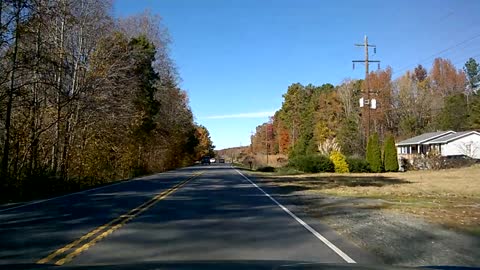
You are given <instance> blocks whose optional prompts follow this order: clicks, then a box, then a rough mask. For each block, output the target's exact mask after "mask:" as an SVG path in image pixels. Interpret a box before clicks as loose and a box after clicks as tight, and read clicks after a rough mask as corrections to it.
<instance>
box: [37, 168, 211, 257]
mask: <svg viewBox="0 0 480 270" xmlns="http://www.w3.org/2000/svg"><path fill="white" fill-rule="evenodd" d="M202 173H203V172H200V173H196V174H194V175H192V176H191V177H189V178H187V179H185V180H184V181H182V182H180V183H178V184H177V185H175V186H173V187H172V188H170V189H168V190H166V191H163V192H161V193H160V194H158V195H156V196H155V197H153V198H152V199H150V200H149V201H147V202H145V203H143V204H141V205H140V206H138V207H136V208H134V209H132V210H130V211H129V212H128V213H126V214H123V215H121V216H119V217H118V218H116V219H114V220H112V221H110V222H108V223H106V224H104V225H102V226H100V227H98V228H96V229H94V230H92V231H90V232H88V233H87V234H85V235H83V236H82V237H80V238H78V239H77V240H75V241H73V242H71V243H70V244H68V245H66V246H64V247H62V248H59V249H57V250H56V251H54V252H53V253H51V254H50V255H48V256H47V257H45V258H42V259H40V260H38V261H37V263H39V264H46V263H50V262H52V261H54V264H56V265H63V264H65V263H68V262H69V261H71V260H72V259H73V258H75V256H77V255H79V254H80V253H82V252H83V251H85V250H87V249H89V248H90V247H91V246H93V245H95V244H96V243H97V242H99V241H100V240H102V239H103V238H105V237H107V236H108V235H110V234H111V233H113V232H114V231H115V230H118V229H119V228H121V227H122V226H123V225H124V224H125V223H127V222H129V221H130V220H132V219H134V218H135V217H136V216H138V215H140V214H141V213H143V212H145V211H146V210H147V209H149V208H150V207H152V206H153V205H154V204H155V203H157V202H159V201H161V200H163V199H165V198H166V197H168V196H169V195H170V194H172V193H174V192H175V191H177V190H178V189H179V188H181V187H182V186H184V185H185V184H187V183H188V182H189V181H191V180H193V179H194V178H196V177H198V176H199V175H201V174H202Z"/></svg>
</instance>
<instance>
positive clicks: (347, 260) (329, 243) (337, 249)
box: [235, 169, 356, 263]
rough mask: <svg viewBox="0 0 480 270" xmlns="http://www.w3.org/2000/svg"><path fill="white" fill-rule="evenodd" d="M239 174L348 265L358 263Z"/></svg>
mask: <svg viewBox="0 0 480 270" xmlns="http://www.w3.org/2000/svg"><path fill="white" fill-rule="evenodd" d="M235 171H236V172H237V173H239V174H240V175H241V176H243V178H245V179H246V180H247V181H248V182H250V184H252V185H253V186H254V187H256V188H258V189H259V190H260V191H261V192H262V193H263V194H265V196H267V197H268V198H270V200H272V201H273V202H274V203H275V204H277V205H278V206H279V207H280V208H282V210H283V211H285V212H286V213H287V214H289V215H290V216H291V217H292V218H293V219H295V220H296V221H297V222H298V223H300V224H301V225H302V226H303V227H305V229H307V230H308V231H309V232H311V233H312V234H313V235H315V237H317V238H318V239H319V240H320V241H322V242H323V243H324V244H325V245H327V247H329V248H330V249H331V250H333V251H334V252H335V253H337V254H338V256H340V257H342V259H343V260H345V261H346V262H347V263H356V262H355V261H354V260H353V259H352V258H350V256H348V255H347V254H346V253H345V252H343V251H342V250H341V249H339V248H338V247H337V246H335V245H334V244H333V243H332V242H330V241H328V239H327V238H325V237H324V236H323V235H321V234H320V233H319V232H317V231H316V230H315V229H313V228H312V227H310V225H308V224H307V223H306V222H305V221H303V220H302V219H300V218H299V217H297V216H296V215H295V214H294V213H292V212H291V211H290V210H288V209H287V208H286V207H285V206H283V205H282V204H281V203H279V202H278V201H277V200H275V198H273V197H272V196H271V195H270V194H268V193H267V192H265V191H264V190H263V189H262V188H261V187H259V186H258V185H257V184H255V183H254V182H253V181H252V180H250V179H249V178H248V177H246V176H245V175H244V174H243V173H241V172H240V171H239V170H237V169H235Z"/></svg>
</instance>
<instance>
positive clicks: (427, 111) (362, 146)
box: [250, 58, 480, 163]
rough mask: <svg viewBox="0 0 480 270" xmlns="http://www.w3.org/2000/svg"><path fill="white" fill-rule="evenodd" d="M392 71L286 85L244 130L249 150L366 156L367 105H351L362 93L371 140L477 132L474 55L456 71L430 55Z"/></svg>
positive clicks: (478, 72) (479, 100)
mask: <svg viewBox="0 0 480 270" xmlns="http://www.w3.org/2000/svg"><path fill="white" fill-rule="evenodd" d="M392 72H393V71H392V69H391V68H389V67H388V68H386V69H383V70H378V71H374V72H370V74H368V76H367V78H366V79H365V80H352V79H346V80H344V81H343V82H342V83H341V84H339V85H337V86H334V85H332V84H328V83H327V84H323V85H321V86H315V85H312V84H308V85H306V86H304V85H302V84H300V83H295V84H292V85H290V86H289V87H288V89H287V92H286V93H285V94H284V95H283V103H282V107H281V108H280V109H279V110H278V111H277V112H276V113H275V115H274V116H273V117H271V118H270V120H269V121H268V122H267V123H264V124H262V125H260V126H258V127H257V128H256V132H255V134H254V135H252V136H251V147H250V148H251V150H252V152H254V153H264V154H266V153H269V154H277V153H280V154H286V155H289V157H290V158H294V157H296V156H306V155H312V154H315V155H318V154H322V155H325V156H327V157H328V156H329V155H330V154H331V153H332V151H339V152H341V153H343V154H344V155H346V156H347V157H357V158H365V157H367V141H368V138H366V127H367V120H366V119H367V117H366V115H365V114H366V113H367V109H366V108H365V107H364V108H361V107H360V104H359V99H360V98H361V97H363V96H365V95H364V93H366V91H370V96H371V98H372V99H373V98H374V99H375V100H376V101H377V108H376V109H370V112H369V113H370V134H373V135H374V136H377V137H378V138H377V139H376V140H378V142H377V143H376V145H381V143H382V142H384V141H386V140H387V138H388V137H389V136H391V137H394V138H395V139H396V140H397V141H398V140H402V139H406V138H409V137H412V136H416V135H419V134H422V133H424V132H430V131H436V130H455V131H462V130H480V91H478V89H479V86H480V85H479V82H480V67H479V64H478V63H477V61H476V60H475V59H473V58H470V59H469V60H468V61H467V62H466V63H465V66H464V67H463V68H462V69H458V70H457V69H456V68H455V66H454V65H453V64H452V62H451V61H450V60H448V59H442V58H437V59H435V60H434V61H433V65H432V67H431V68H430V70H427V69H426V68H425V67H423V66H422V65H418V66H417V67H415V68H414V69H413V70H409V71H406V72H405V73H404V74H403V75H401V76H399V77H398V78H397V79H392ZM366 107H368V105H366ZM373 135H372V136H373ZM391 140H393V138H390V139H388V145H390V147H391V145H392V141H391ZM387 153H388V155H390V156H391V154H390V152H389V151H387ZM389 163H391V162H389Z"/></svg>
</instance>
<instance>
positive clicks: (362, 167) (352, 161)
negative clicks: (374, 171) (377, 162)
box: [347, 157, 370, 173]
mask: <svg viewBox="0 0 480 270" xmlns="http://www.w3.org/2000/svg"><path fill="white" fill-rule="evenodd" d="M347 164H348V169H349V170H350V172H352V173H367V172H370V166H369V165H368V161H366V160H365V159H362V158H353V157H349V158H347Z"/></svg>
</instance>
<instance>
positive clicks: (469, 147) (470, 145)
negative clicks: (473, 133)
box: [465, 143, 472, 156]
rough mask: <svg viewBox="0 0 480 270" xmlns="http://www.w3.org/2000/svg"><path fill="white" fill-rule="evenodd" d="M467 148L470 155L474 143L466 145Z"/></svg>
mask: <svg viewBox="0 0 480 270" xmlns="http://www.w3.org/2000/svg"><path fill="white" fill-rule="evenodd" d="M465 150H466V154H467V156H470V155H471V153H472V143H469V144H467V145H465Z"/></svg>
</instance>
